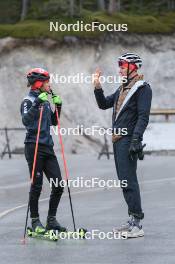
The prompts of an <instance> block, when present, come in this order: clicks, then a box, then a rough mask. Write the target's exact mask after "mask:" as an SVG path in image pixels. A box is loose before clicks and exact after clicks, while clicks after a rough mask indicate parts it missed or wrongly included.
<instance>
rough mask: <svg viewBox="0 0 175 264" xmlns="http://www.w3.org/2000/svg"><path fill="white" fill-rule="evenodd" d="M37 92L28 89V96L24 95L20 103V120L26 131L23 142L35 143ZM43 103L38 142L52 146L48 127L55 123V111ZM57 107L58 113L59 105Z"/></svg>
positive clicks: (38, 105)
mask: <svg viewBox="0 0 175 264" xmlns="http://www.w3.org/2000/svg"><path fill="white" fill-rule="evenodd" d="M38 95H39V92H37V91H32V90H31V91H30V92H29V94H28V96H26V97H25V98H24V99H23V101H22V103H21V109H20V111H21V116H22V122H23V124H24V126H25V127H26V130H27V133H26V138H25V141H24V143H36V136H37V131H38V121H39V113H40V111H39V107H40V103H39V102H38V101H37V100H36V98H37V97H38ZM42 105H43V107H44V108H43V115H42V122H41V130H40V137H39V144H44V145H48V146H53V145H54V143H53V139H52V136H51V134H50V127H51V126H56V125H57V120H56V113H55V112H54V113H53V111H52V109H51V106H50V103H49V102H48V101H47V102H44V103H42ZM57 107H58V113H59V115H60V112H61V106H57Z"/></svg>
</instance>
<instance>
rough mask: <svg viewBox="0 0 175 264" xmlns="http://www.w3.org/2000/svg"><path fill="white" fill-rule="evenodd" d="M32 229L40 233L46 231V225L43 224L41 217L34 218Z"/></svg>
mask: <svg viewBox="0 0 175 264" xmlns="http://www.w3.org/2000/svg"><path fill="white" fill-rule="evenodd" d="M32 229H33V231H34V232H36V233H38V234H42V233H44V232H45V231H46V230H45V227H44V226H43V225H42V223H41V221H40V219H39V217H36V218H32Z"/></svg>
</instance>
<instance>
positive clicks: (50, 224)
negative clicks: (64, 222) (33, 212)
mask: <svg viewBox="0 0 175 264" xmlns="http://www.w3.org/2000/svg"><path fill="white" fill-rule="evenodd" d="M46 229H47V230H51V229H53V230H57V231H59V232H66V231H67V228H66V227H63V226H61V225H60V224H59V223H58V221H57V220H56V217H55V216H48V217H47V224H46Z"/></svg>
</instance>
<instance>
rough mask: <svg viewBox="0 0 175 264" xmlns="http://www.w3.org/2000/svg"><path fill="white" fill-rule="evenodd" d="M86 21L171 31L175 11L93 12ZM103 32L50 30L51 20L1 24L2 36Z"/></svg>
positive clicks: (144, 30)
mask: <svg viewBox="0 0 175 264" xmlns="http://www.w3.org/2000/svg"><path fill="white" fill-rule="evenodd" d="M58 21H60V23H66V24H68V23H76V21H77V19H75V18H74V19H71V18H69V19H68V18H64V17H63V18H61V19H59V20H58ZM83 21H84V22H91V21H99V22H101V23H104V24H107V23H116V24H118V23H121V24H122V23H123V24H128V29H129V30H128V32H130V33H131V32H132V33H171V32H173V31H174V30H175V13H169V14H166V15H164V16H157V17H153V16H148V15H145V16H139V15H134V16H133V15H127V14H122V13H120V14H115V15H113V16H109V15H107V14H105V13H100V12H98V13H91V14H90V12H89V16H88V18H87V17H84V18H83ZM100 34H104V33H103V32H99V31H95V32H85V31H84V32H60V31H59V32H50V31H49V20H25V21H23V22H19V23H16V24H8V25H6V24H1V25H0V37H1V38H2V37H7V36H11V37H15V38H41V37H49V38H52V39H57V40H61V39H63V37H64V36H66V35H69V36H78V37H82V38H84V37H88V38H93V37H97V36H98V35H100Z"/></svg>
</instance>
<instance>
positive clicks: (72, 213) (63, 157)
mask: <svg viewBox="0 0 175 264" xmlns="http://www.w3.org/2000/svg"><path fill="white" fill-rule="evenodd" d="M51 93H52V96H54V93H53V91H52V90H51ZM55 111H56V118H57V124H58V135H59V141H60V145H61V153H62V159H63V163H64V171H65V177H66V183H67V190H68V195H69V202H70V208H71V215H72V221H73V227H74V232H76V225H75V217H74V210H73V205H72V197H71V192H70V187H69V181H68V179H69V176H68V175H69V174H68V168H67V163H66V158H65V154H64V145H63V140H62V136H61V133H60V129H61V125H60V119H59V115H58V109H57V107H56V106H55Z"/></svg>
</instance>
